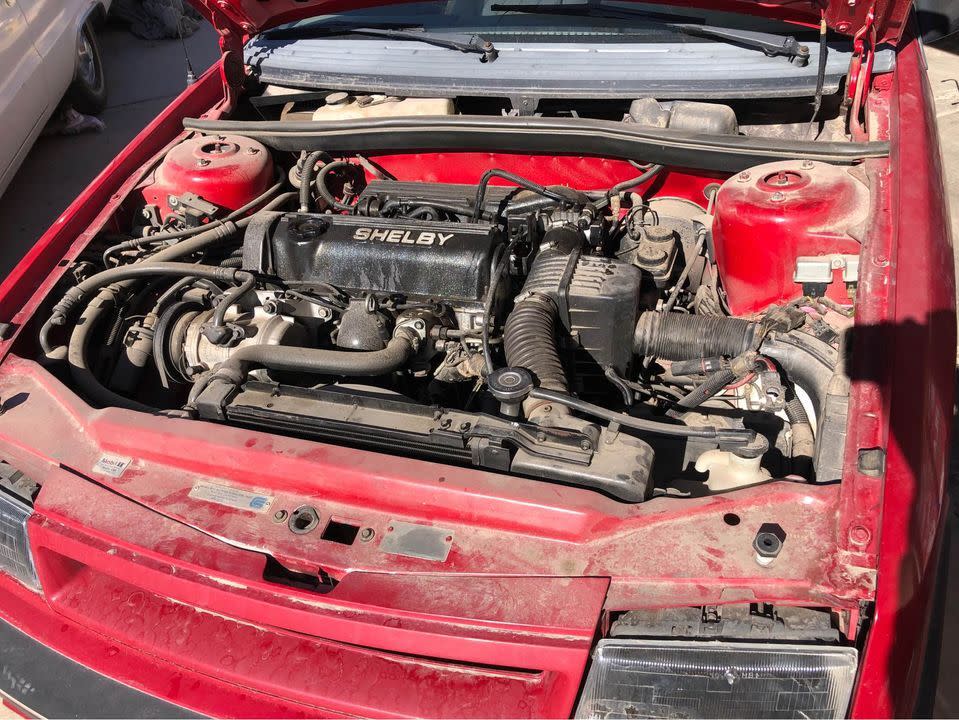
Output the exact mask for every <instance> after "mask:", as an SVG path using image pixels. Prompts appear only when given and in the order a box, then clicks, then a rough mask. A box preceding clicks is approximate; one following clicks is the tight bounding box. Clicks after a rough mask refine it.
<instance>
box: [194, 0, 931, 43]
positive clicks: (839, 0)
mask: <svg viewBox="0 0 959 720" xmlns="http://www.w3.org/2000/svg"><path fill="white" fill-rule="evenodd" d="M404 1H407V2H408V1H412V0H191V2H192V3H193V5H195V6H196V7H197V9H198V10H199V11H200V12H201V13H203V14H204V15H205V16H206V17H207V18H209V19H210V21H211V22H212V23H213V24H214V26H215V27H216V28H217V29H218V30H220V31H221V33H222V32H224V31H226V32H231V33H237V34H242V35H247V36H249V35H255V34H256V33H258V32H262V31H263V30H268V29H269V28H272V27H276V26H277V25H282V24H283V23H288V22H292V21H294V20H302V19H303V18H308V17H311V16H313V15H319V14H322V13H331V12H342V11H345V10H352V9H358V8H364V7H372V6H375V5H388V4H391V2H392V3H393V4H400V3H402V2H404ZM664 4H668V5H682V6H685V7H690V6H695V7H701V8H706V9H717V10H726V11H733V12H741V13H746V14H750V15H759V16H763V17H769V18H776V19H781V20H786V21H789V22H793V23H798V24H801V25H810V26H812V25H815V26H818V25H819V21H820V17H821V16H822V14H823V13H824V15H825V19H826V22H827V24H828V25H829V27H830V28H831V29H832V30H833V31H835V32H838V33H840V34H843V35H855V34H856V33H857V32H858V31H859V30H861V29H862V28H864V27H867V26H869V25H870V24H871V25H873V26H874V27H875V29H876V38H877V40H878V41H879V42H890V43H895V42H896V41H897V40H898V39H899V37H900V35H901V34H902V31H903V29H904V28H905V25H906V21H907V19H908V17H909V10H910V7H911V4H912V3H911V0H875V1H874V2H872V3H870V2H868V1H867V0H858V1H857V0H799V2H797V1H796V0H771V1H770V0H767V1H766V2H757V1H756V0H721V1H717V0H700V1H699V2H685V1H683V0H671V1H670V0H667V1H666V2H665V3H664Z"/></svg>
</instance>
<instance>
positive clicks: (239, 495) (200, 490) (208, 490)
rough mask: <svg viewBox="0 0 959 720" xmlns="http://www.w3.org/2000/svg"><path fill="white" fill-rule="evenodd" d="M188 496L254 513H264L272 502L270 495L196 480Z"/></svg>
mask: <svg viewBox="0 0 959 720" xmlns="http://www.w3.org/2000/svg"><path fill="white" fill-rule="evenodd" d="M190 497H191V498H193V499H195V500H206V501H207V502H211V503H216V504H217V505H226V506H227V507H231V508H236V509H237V510H249V511H251V512H255V513H265V512H266V511H267V510H269V509H270V505H272V504H273V496H272V495H261V494H259V493H252V492H247V491H246V490H238V489H237V488H233V487H230V486H228V485H215V484H213V483H208V482H198V483H196V484H195V485H194V486H193V489H192V490H190Z"/></svg>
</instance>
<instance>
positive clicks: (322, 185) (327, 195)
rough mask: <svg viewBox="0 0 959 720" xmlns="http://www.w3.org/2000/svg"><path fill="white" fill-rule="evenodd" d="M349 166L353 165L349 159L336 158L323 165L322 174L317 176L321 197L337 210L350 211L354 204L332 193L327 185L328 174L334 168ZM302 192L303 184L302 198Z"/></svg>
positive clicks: (317, 189)
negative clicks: (345, 201)
mask: <svg viewBox="0 0 959 720" xmlns="http://www.w3.org/2000/svg"><path fill="white" fill-rule="evenodd" d="M314 154H315V153H314ZM349 167H352V166H351V165H350V162H349V161H348V160H336V161H334V162H331V163H327V164H326V165H324V166H323V167H321V168H320V174H319V175H317V176H316V191H317V192H318V193H319V194H320V197H322V198H323V199H324V200H326V202H327V203H329V205H330V207H332V208H334V209H335V210H346V211H350V210H352V209H353V208H352V206H350V205H347V204H346V203H341V202H340V201H339V200H337V199H336V198H335V197H333V193H331V192H330V189H329V188H328V187H327V186H326V176H327V175H329V174H330V173H331V172H333V171H334V170H338V169H340V168H349ZM302 193H303V186H302V185H301V186H300V197H301V198H302V197H303V194H302ZM301 212H305V211H302V210H301Z"/></svg>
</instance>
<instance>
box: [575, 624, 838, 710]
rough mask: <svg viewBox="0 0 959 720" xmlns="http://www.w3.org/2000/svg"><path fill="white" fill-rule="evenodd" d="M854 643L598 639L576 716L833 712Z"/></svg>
mask: <svg viewBox="0 0 959 720" xmlns="http://www.w3.org/2000/svg"><path fill="white" fill-rule="evenodd" d="M856 663H857V653H856V650H855V648H844V647H822V646H803V645H755V644H749V643H724V642H684V641H675V642H674V641H668V640H666V641H664V640H632V639H625V640H624V639H609V640H601V641H600V642H599V644H598V645H597V647H596V651H595V653H594V655H593V664H592V667H591V668H590V671H589V676H588V677H587V678H586V684H585V685H584V687H583V693H582V697H581V699H580V703H579V708H578V709H577V710H576V717H577V718H666V717H669V718H673V717H684V718H811V717H814V718H838V717H843V716H844V715H845V713H846V708H847V707H848V705H849V697H850V695H851V694H852V687H853V682H854V681H855V678H856Z"/></svg>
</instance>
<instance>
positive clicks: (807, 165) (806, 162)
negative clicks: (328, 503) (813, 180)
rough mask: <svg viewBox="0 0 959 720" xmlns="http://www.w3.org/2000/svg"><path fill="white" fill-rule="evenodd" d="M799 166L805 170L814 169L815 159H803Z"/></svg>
mask: <svg viewBox="0 0 959 720" xmlns="http://www.w3.org/2000/svg"><path fill="white" fill-rule="evenodd" d="M799 167H801V168H802V169H803V170H812V169H813V161H812V160H803V161H802V164H800V166H799Z"/></svg>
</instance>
